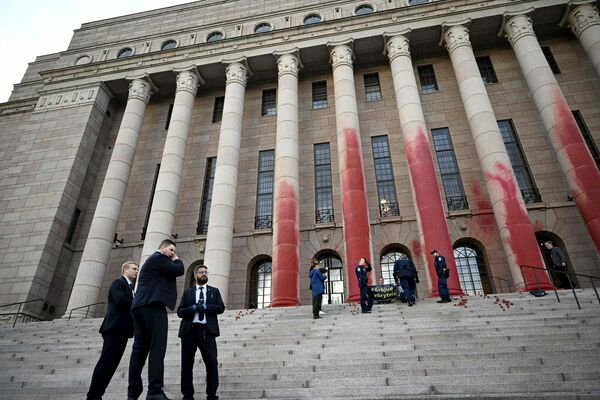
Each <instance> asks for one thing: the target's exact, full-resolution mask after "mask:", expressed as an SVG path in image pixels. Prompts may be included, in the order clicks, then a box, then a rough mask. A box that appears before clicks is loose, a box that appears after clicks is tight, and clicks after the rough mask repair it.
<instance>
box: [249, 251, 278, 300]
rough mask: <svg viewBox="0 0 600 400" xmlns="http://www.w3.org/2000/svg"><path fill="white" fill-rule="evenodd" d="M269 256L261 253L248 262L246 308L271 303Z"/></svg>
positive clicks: (270, 265) (270, 266)
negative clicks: (248, 276)
mask: <svg viewBox="0 0 600 400" xmlns="http://www.w3.org/2000/svg"><path fill="white" fill-rule="evenodd" d="M272 273H273V271H272V264H271V257H269V256H266V255H263V256H259V257H255V258H254V260H252V261H251V262H250V279H249V281H250V284H249V287H248V303H247V304H246V306H247V308H267V307H269V306H270V305H271V282H272Z"/></svg>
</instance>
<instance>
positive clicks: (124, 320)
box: [100, 276, 133, 338]
mask: <svg viewBox="0 0 600 400" xmlns="http://www.w3.org/2000/svg"><path fill="white" fill-rule="evenodd" d="M132 301H133V293H132V292H131V288H130V287H129V283H127V279H125V277H124V276H122V277H120V278H118V279H115V281H114V282H113V283H112V284H111V285H110V289H109V291H108V307H107V310H106V315H105V316H104V320H103V321H102V325H100V333H101V334H103V335H104V334H111V335H123V336H126V337H128V338H130V337H133V320H132V319H131V314H130V313H129V311H130V309H131V303H132Z"/></svg>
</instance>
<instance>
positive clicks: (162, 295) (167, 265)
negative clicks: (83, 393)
mask: <svg viewBox="0 0 600 400" xmlns="http://www.w3.org/2000/svg"><path fill="white" fill-rule="evenodd" d="M175 250H176V246H175V243H174V242H173V241H171V240H169V239H165V240H163V241H162V242H161V243H160V246H159V248H158V250H157V251H155V252H154V254H152V255H151V256H150V257H148V259H147V260H146V262H145V263H144V265H142V268H141V269H140V274H139V277H138V284H137V288H136V292H135V297H134V298H133V304H132V306H131V316H132V317H133V326H134V338H133V348H132V351H131V359H130V360H129V387H128V388H127V398H128V399H137V398H138V397H140V395H141V394H142V391H143V390H144V387H143V384H142V370H143V369H144V364H145V363H146V358H148V354H150V357H149V362H148V394H147V396H146V399H148V400H168V398H167V396H166V395H165V393H164V392H163V390H162V388H163V386H164V362H165V353H166V351H167V333H168V321H167V310H166V309H165V306H167V307H169V308H170V309H171V310H172V309H174V308H175V303H176V302H177V282H176V278H177V277H178V276H181V275H183V273H184V270H183V263H182V262H181V260H180V259H179V257H177V255H176V254H175Z"/></svg>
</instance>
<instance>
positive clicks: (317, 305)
mask: <svg viewBox="0 0 600 400" xmlns="http://www.w3.org/2000/svg"><path fill="white" fill-rule="evenodd" d="M312 301H313V317H318V316H319V311H321V305H322V304H323V293H321V294H318V295H316V296H313V298H312Z"/></svg>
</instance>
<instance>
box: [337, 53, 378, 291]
mask: <svg viewBox="0 0 600 400" xmlns="http://www.w3.org/2000/svg"><path fill="white" fill-rule="evenodd" d="M330 56H331V65H332V68H333V88H334V93H335V122H336V128H337V146H338V158H339V171H340V191H341V197H342V218H343V220H344V228H343V232H344V247H345V253H346V264H347V265H346V273H347V280H346V282H347V285H348V298H347V301H349V302H355V301H358V300H359V298H360V291H359V289H358V283H357V280H356V274H355V273H354V267H355V266H356V265H358V261H359V260H360V258H362V257H364V258H367V259H369V260H372V259H373V258H372V256H371V227H370V225H369V208H368V206H367V192H366V186H365V173H364V165H363V155H362V146H361V139H360V130H359V121H358V108H357V105H356V91H355V88H354V68H353V66H352V59H353V52H352V49H351V48H350V46H349V43H342V44H337V43H334V44H331V45H330Z"/></svg>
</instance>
